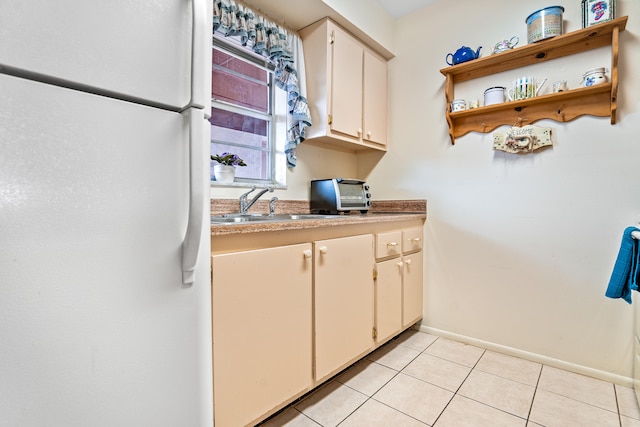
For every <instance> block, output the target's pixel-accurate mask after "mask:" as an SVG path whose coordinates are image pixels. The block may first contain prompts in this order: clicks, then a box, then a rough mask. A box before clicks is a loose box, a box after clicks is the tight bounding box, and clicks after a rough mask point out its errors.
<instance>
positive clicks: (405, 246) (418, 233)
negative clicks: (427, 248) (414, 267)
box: [402, 227, 424, 253]
mask: <svg viewBox="0 0 640 427" xmlns="http://www.w3.org/2000/svg"><path fill="white" fill-rule="evenodd" d="M423 241H424V239H423V233H422V228H421V227H415V228H408V229H406V230H403V231H402V253H408V252H415V251H419V250H421V249H422V244H423Z"/></svg>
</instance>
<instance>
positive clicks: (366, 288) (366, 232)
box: [211, 219, 423, 427]
mask: <svg viewBox="0 0 640 427" xmlns="http://www.w3.org/2000/svg"><path fill="white" fill-rule="evenodd" d="M422 224H423V220H421V219H411V220H406V221H398V222H395V221H394V222H376V223H373V224H367V223H361V224H350V225H343V226H333V225H331V226H327V227H317V228H316V227H311V228H308V229H304V230H298V229H290V230H284V231H265V232H259V233H242V232H238V233H225V234H221V235H212V238H211V253H212V257H211V269H212V273H211V274H212V277H211V278H212V315H213V316H212V322H213V328H212V332H213V390H214V421H215V424H216V426H218V427H225V426H244V425H255V424H257V423H259V422H261V421H262V420H264V419H266V418H267V417H268V416H270V415H272V414H274V413H275V412H277V411H278V410H280V409H282V408H283V407H284V406H286V405H287V404H289V403H291V402H292V401H294V400H295V399H297V398H299V397H300V396H302V395H304V394H305V393H307V392H308V391H310V390H312V389H313V388H314V387H317V386H318V385H320V384H322V383H323V382H325V381H327V380H328V379H330V378H331V377H332V376H333V375H335V374H336V373H338V372H339V371H341V370H343V369H345V368H347V367H348V366H349V365H350V364H352V363H355V362H357V360H358V359H360V358H362V357H364V356H365V355H366V354H368V353H370V352H371V351H373V350H374V349H375V348H377V347H378V346H380V345H382V344H383V343H384V342H385V341H387V340H388V339H390V338H392V337H393V336H395V335H397V334H398V333H400V332H401V331H402V329H406V327H404V326H403V324H405V325H407V326H410V325H411V324H413V323H415V321H417V320H418V319H419V318H420V317H421V316H422V270H421V269H422V258H421V256H422V252H421V249H422V241H421V237H422V229H423V226H422ZM374 236H375V240H374ZM403 252H406V253H403ZM414 257H415V259H414ZM376 258H378V263H377V265H376ZM375 274H377V279H374V276H375ZM403 319H407V320H408V321H409V323H407V322H405V321H403ZM376 330H377V331H378V332H377V338H375V339H374V333H376ZM383 335H384V336H385V338H384V339H383V338H382V336H383Z"/></svg>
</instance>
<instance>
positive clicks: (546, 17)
mask: <svg viewBox="0 0 640 427" xmlns="http://www.w3.org/2000/svg"><path fill="white" fill-rule="evenodd" d="M563 13H564V7H562V6H549V7H545V8H544V9H540V10H537V11H535V12H533V13H532V14H531V15H529V16H528V17H527V19H526V20H525V22H526V23H527V41H528V42H529V43H535V42H538V41H540V40H544V39H548V38H551V37H555V36H559V35H561V34H562V14H563Z"/></svg>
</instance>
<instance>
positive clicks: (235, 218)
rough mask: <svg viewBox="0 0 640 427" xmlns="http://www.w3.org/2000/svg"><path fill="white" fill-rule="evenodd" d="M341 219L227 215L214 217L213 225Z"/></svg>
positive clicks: (300, 216) (333, 216) (306, 216)
mask: <svg viewBox="0 0 640 427" xmlns="http://www.w3.org/2000/svg"><path fill="white" fill-rule="evenodd" d="M334 218H340V216H339V215H318V214H277V215H261V214H248V215H240V214H226V215H221V216H212V217H211V223H212V224H241V223H247V222H269V221H271V222H273V221H301V220H313V219H316V220H318V219H334Z"/></svg>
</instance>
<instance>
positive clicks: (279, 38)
mask: <svg viewBox="0 0 640 427" xmlns="http://www.w3.org/2000/svg"><path fill="white" fill-rule="evenodd" d="M213 32H214V34H216V35H220V34H221V35H223V36H224V37H230V36H236V37H239V40H240V43H241V44H242V45H243V46H246V47H247V48H250V49H252V50H253V51H254V52H255V53H257V54H259V55H262V56H264V57H266V58H268V59H269V61H270V62H271V63H273V64H274V66H275V81H276V85H277V86H278V87H279V88H281V89H283V90H285V91H286V92H287V94H288V96H287V102H288V114H287V144H286V146H285V152H286V154H287V165H288V166H289V167H295V165H296V150H295V149H296V147H297V146H298V144H300V143H301V142H302V141H304V139H305V130H306V128H307V127H308V126H311V115H310V113H309V105H308V103H307V99H306V97H305V96H304V95H305V93H304V83H302V85H301V82H304V74H301V72H302V73H304V59H303V54H302V41H301V40H300V38H299V37H298V35H297V34H295V33H294V32H292V31H289V30H287V29H286V28H283V27H282V26H280V25H278V24H276V23H274V22H272V21H271V20H270V19H269V18H267V17H265V16H261V15H259V14H258V13H256V12H254V11H253V10H251V8H249V7H247V6H245V5H243V4H242V3H239V2H236V1H234V0H214V1H213ZM301 86H302V90H301Z"/></svg>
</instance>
